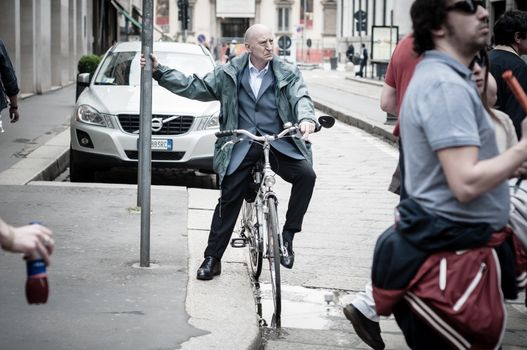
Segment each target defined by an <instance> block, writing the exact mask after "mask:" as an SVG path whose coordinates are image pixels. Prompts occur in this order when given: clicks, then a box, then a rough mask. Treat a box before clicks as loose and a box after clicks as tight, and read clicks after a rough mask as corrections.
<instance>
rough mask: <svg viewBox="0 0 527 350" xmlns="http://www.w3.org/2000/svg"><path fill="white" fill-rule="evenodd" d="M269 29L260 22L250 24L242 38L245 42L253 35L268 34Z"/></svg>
mask: <svg viewBox="0 0 527 350" xmlns="http://www.w3.org/2000/svg"><path fill="white" fill-rule="evenodd" d="M270 33H271V29H270V28H269V27H268V26H266V25H264V24H261V23H257V24H253V25H252V26H250V27H249V29H247V31H245V36H244V40H245V42H246V43H248V42H250V41H251V40H252V39H253V38H254V37H255V36H260V35H262V34H270Z"/></svg>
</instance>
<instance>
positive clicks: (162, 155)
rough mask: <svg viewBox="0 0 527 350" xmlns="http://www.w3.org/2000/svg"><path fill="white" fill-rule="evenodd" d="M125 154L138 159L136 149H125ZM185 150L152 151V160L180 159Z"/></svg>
mask: <svg viewBox="0 0 527 350" xmlns="http://www.w3.org/2000/svg"><path fill="white" fill-rule="evenodd" d="M124 153H125V154H126V156H127V157H128V158H130V159H138V158H139V157H138V152H137V151H125V152H124ZM184 155H185V152H156V151H153V152H152V160H180V159H181V158H183V156H184Z"/></svg>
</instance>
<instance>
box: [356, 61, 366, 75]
mask: <svg viewBox="0 0 527 350" xmlns="http://www.w3.org/2000/svg"><path fill="white" fill-rule="evenodd" d="M366 63H367V60H365V59H361V60H360V68H359V71H358V72H357V73H356V74H355V76H359V77H364V76H366V75H368V74H367V71H366Z"/></svg>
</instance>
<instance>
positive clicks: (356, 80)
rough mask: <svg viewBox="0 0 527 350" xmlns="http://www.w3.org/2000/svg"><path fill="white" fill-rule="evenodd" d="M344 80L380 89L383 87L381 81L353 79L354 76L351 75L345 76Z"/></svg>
mask: <svg viewBox="0 0 527 350" xmlns="http://www.w3.org/2000/svg"><path fill="white" fill-rule="evenodd" d="M345 79H347V80H352V81H354V82H357V83H360V84H368V85H374V86H380V87H382V86H383V85H384V83H383V82H382V81H381V80H379V81H377V80H373V79H366V78H357V77H354V76H351V75H347V76H346V77H345Z"/></svg>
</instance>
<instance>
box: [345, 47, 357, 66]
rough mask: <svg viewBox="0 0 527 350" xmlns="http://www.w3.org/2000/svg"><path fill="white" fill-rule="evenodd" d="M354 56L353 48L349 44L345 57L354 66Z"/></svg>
mask: <svg viewBox="0 0 527 350" xmlns="http://www.w3.org/2000/svg"><path fill="white" fill-rule="evenodd" d="M354 56H355V47H354V46H353V44H350V46H348V49H347V50H346V57H347V58H348V60H349V61H350V62H351V63H353V64H354V62H353V57H354Z"/></svg>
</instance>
